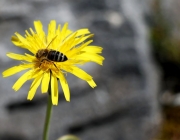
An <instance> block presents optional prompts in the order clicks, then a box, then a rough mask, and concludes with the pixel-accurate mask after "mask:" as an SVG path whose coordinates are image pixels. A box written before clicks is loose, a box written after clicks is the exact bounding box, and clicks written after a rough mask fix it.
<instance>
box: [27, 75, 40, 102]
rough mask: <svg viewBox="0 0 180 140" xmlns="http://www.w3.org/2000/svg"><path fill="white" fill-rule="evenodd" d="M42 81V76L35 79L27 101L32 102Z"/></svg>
mask: <svg viewBox="0 0 180 140" xmlns="http://www.w3.org/2000/svg"><path fill="white" fill-rule="evenodd" d="M41 80H42V75H39V76H38V77H36V78H35V79H34V81H33V82H32V84H31V87H30V90H29V92H28V96H27V99H28V100H32V99H33V97H34V95H35V93H36V90H37V88H38V87H39V85H40V83H41Z"/></svg>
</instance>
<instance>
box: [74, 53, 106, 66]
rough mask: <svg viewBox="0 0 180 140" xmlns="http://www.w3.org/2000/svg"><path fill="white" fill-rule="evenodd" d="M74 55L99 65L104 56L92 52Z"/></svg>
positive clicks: (76, 57) (78, 58)
mask: <svg viewBox="0 0 180 140" xmlns="http://www.w3.org/2000/svg"><path fill="white" fill-rule="evenodd" d="M74 57H75V59H77V60H89V61H92V62H95V63H97V64H99V65H102V64H103V60H104V57H102V56H101V55H98V54H93V53H86V52H85V53H82V54H79V55H76V56H74Z"/></svg>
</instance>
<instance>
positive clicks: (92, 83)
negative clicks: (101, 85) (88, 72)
mask: <svg viewBox="0 0 180 140" xmlns="http://www.w3.org/2000/svg"><path fill="white" fill-rule="evenodd" d="M87 82H88V84H89V85H90V86H91V87H92V88H94V87H96V86H97V85H96V83H95V82H94V80H93V79H91V80H89V81H87Z"/></svg>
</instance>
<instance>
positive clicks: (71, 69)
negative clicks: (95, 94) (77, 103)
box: [63, 66, 92, 81]
mask: <svg viewBox="0 0 180 140" xmlns="http://www.w3.org/2000/svg"><path fill="white" fill-rule="evenodd" d="M63 69H64V70H65V71H67V72H70V73H72V74H74V75H75V76H77V77H79V78H80V79H82V80H85V81H89V80H91V79H92V76H91V75H89V74H87V73H86V72H85V71H84V70H82V69H80V68H78V67H76V66H69V67H68V66H67V67H63Z"/></svg>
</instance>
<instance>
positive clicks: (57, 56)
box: [47, 50, 68, 62]
mask: <svg viewBox="0 0 180 140" xmlns="http://www.w3.org/2000/svg"><path fill="white" fill-rule="evenodd" d="M47 58H48V59H49V60H51V61H55V62H64V61H66V60H68V58H67V56H65V55H64V54H63V53H61V52H58V51H55V50H50V51H49V53H48V56H47Z"/></svg>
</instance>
